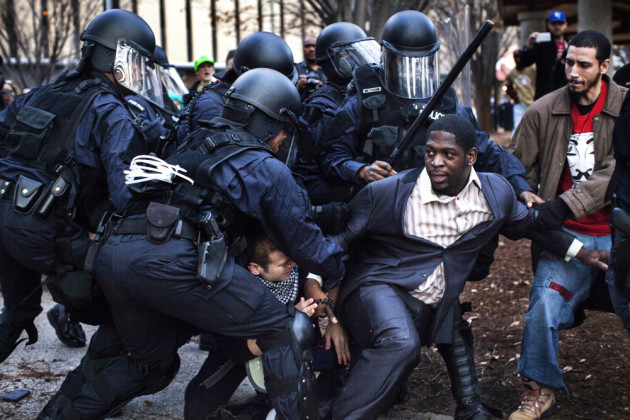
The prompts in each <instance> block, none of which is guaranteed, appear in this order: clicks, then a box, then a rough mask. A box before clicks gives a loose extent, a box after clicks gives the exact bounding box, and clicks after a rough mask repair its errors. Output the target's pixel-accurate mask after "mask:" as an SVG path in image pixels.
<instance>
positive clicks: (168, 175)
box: [124, 155, 195, 185]
mask: <svg viewBox="0 0 630 420" xmlns="http://www.w3.org/2000/svg"><path fill="white" fill-rule="evenodd" d="M184 172H186V169H184V168H182V167H180V166H179V165H171V164H169V163H166V162H165V161H163V160H162V159H160V158H158V157H155V156H150V155H139V156H136V157H135V158H133V159H132V161H131V164H130V165H129V169H126V170H125V171H124V173H125V184H127V185H129V184H138V183H141V182H147V181H163V182H168V183H169V184H172V183H173V179H175V177H176V176H178V177H180V178H182V179H185V180H186V181H188V182H190V183H191V184H194V183H195V181H193V180H192V179H191V178H188V177H187V176H185V175H183V173H184Z"/></svg>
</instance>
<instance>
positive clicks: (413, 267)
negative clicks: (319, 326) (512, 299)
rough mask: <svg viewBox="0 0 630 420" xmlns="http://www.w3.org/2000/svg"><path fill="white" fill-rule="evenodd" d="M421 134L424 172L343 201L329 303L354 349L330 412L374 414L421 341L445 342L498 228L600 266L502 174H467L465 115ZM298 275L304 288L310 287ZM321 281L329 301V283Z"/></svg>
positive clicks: (386, 403)
mask: <svg viewBox="0 0 630 420" xmlns="http://www.w3.org/2000/svg"><path fill="white" fill-rule="evenodd" d="M427 137H428V140H427V143H426V153H425V166H426V167H425V169H424V170H420V169H411V170H408V171H404V172H401V173H399V174H397V175H395V176H391V177H389V178H387V179H384V180H381V181H379V182H374V183H371V184H368V185H367V186H366V187H365V188H364V189H363V190H362V191H360V192H359V193H358V195H357V196H356V197H355V198H354V199H353V200H352V202H351V203H350V206H351V209H352V217H351V220H350V222H349V225H348V228H347V230H346V231H345V232H344V233H343V234H341V235H340V237H339V238H338V239H339V240H340V241H341V242H342V243H344V244H345V245H348V244H349V243H351V242H354V246H353V248H352V250H353V254H354V255H353V257H352V258H351V259H350V263H349V269H348V273H347V276H346V278H345V280H344V283H343V285H342V287H341V293H340V295H339V299H338V301H339V303H340V304H341V305H338V306H340V307H341V314H340V315H341V319H342V322H343V321H345V324H346V326H347V327H348V329H349V331H350V334H351V336H352V338H353V339H354V341H355V343H356V344H357V346H358V348H359V350H360V354H358V358H356V359H354V360H353V366H352V368H351V371H350V373H349V376H348V378H347V381H346V383H345V386H344V388H343V390H342V392H341V394H340V396H339V397H338V398H337V400H336V401H335V403H334V405H333V418H334V419H376V418H377V416H378V415H379V414H380V413H382V412H383V411H385V410H386V409H387V408H389V407H390V406H391V405H392V404H393V403H394V401H395V399H396V396H397V395H398V393H399V392H400V390H401V388H402V386H403V385H404V383H405V380H406V378H407V376H408V375H409V373H410V372H411V371H412V370H413V369H414V367H415V366H416V365H417V364H418V363H419V361H420V347H421V345H430V344H431V343H451V342H452V340H453V316H454V315H456V314H455V313H454V312H455V311H456V310H458V308H459V305H456V302H457V299H458V296H459V294H460V293H461V291H462V289H463V288H464V285H465V283H466V279H467V278H468V276H469V273H470V271H471V269H472V268H473V265H474V263H475V259H476V257H477V254H478V253H479V250H480V249H481V247H482V246H483V245H484V244H485V243H486V242H487V241H488V240H489V239H491V238H492V237H493V236H494V235H496V234H497V233H502V234H504V235H505V236H507V237H508V238H510V239H519V238H522V237H528V238H530V239H532V240H534V241H536V242H537V243H539V244H540V245H541V246H543V247H545V248H546V249H549V250H550V251H553V252H555V253H557V254H559V255H562V256H565V257H566V258H571V257H577V258H578V259H579V260H580V261H582V262H584V263H585V264H589V265H594V266H598V267H602V268H605V267H606V265H605V264H604V263H603V262H602V261H606V260H607V258H608V253H607V252H605V251H590V250H587V249H585V248H584V247H582V244H581V243H580V242H579V241H576V240H574V238H573V237H572V236H571V235H568V234H566V233H564V232H562V231H561V230H552V229H554V228H556V226H553V224H552V223H550V222H548V221H547V220H546V218H543V217H536V216H537V214H536V212H535V211H534V210H528V209H527V208H526V207H525V206H524V205H523V204H521V203H519V202H518V200H517V198H516V196H515V195H514V191H513V190H512V187H511V186H510V184H509V183H508V182H507V181H506V180H505V178H503V177H501V176H500V175H496V174H489V173H476V172H475V170H474V169H473V164H474V163H475V160H476V158H477V150H476V149H475V147H474V145H475V130H474V128H473V126H472V125H471V124H470V123H469V122H468V121H467V120H466V119H464V118H462V117H461V116H458V115H456V114H452V115H447V116H445V117H443V118H441V119H439V120H437V121H436V122H434V123H433V124H432V125H431V127H430V128H429V131H428V134H427ZM541 213H542V212H541ZM359 238H361V241H360V243H358V241H356V239H359ZM346 249H348V248H347V247H346ZM307 282H308V283H309V284H308V285H307V286H306V287H307V289H310V288H317V287H318V285H317V284H316V283H315V282H314V281H312V280H307ZM323 287H324V289H329V290H328V294H329V297H331V298H332V299H335V297H336V295H337V289H338V287H336V286H335V285H334V284H327V283H326V282H325V283H324V284H323Z"/></svg>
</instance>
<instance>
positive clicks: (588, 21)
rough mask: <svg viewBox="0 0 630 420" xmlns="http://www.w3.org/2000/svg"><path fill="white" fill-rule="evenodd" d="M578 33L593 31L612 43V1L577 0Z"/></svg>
mask: <svg viewBox="0 0 630 420" xmlns="http://www.w3.org/2000/svg"><path fill="white" fill-rule="evenodd" d="M577 15H578V31H584V30H586V29H594V30H596V31H599V32H601V33H603V34H604V35H606V36H607V37H608V39H610V42H612V0H578V13H577Z"/></svg>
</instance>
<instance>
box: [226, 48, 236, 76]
mask: <svg viewBox="0 0 630 420" xmlns="http://www.w3.org/2000/svg"><path fill="white" fill-rule="evenodd" d="M234 54H236V50H230V51H228V54H227V57H226V58H225V71H228V70H229V69H231V68H232V60H233V59H234Z"/></svg>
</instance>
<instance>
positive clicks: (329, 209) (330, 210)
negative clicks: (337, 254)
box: [313, 202, 350, 233]
mask: <svg viewBox="0 0 630 420" xmlns="http://www.w3.org/2000/svg"><path fill="white" fill-rule="evenodd" d="M348 219H350V208H349V207H348V204H346V203H337V202H334V203H328V204H324V205H323V206H315V207H314V208H313V221H314V222H315V224H316V225H317V226H319V227H320V229H321V230H322V231H323V232H324V233H339V232H341V231H342V230H344V229H345V227H346V223H347V222H348Z"/></svg>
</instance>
